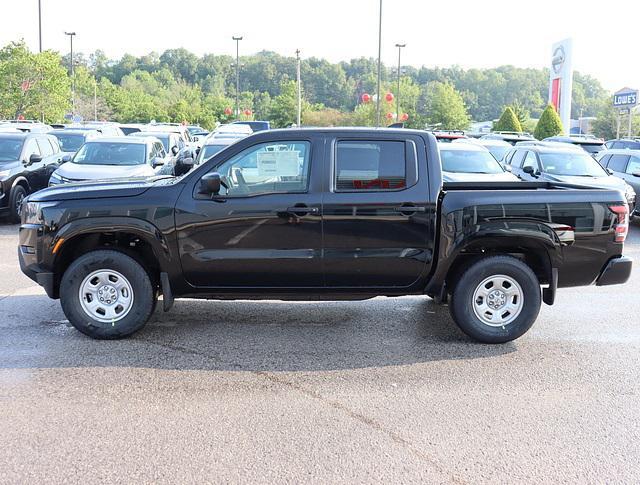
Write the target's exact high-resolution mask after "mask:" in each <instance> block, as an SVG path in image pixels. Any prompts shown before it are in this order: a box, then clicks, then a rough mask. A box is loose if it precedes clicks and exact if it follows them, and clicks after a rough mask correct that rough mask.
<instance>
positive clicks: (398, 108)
mask: <svg viewBox="0 0 640 485" xmlns="http://www.w3.org/2000/svg"><path fill="white" fill-rule="evenodd" d="M406 46H407V44H396V47H397V48H398V92H397V93H396V116H397V118H396V119H398V120H399V119H400V52H401V51H402V48H403V47H406Z"/></svg>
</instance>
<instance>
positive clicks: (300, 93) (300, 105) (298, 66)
mask: <svg viewBox="0 0 640 485" xmlns="http://www.w3.org/2000/svg"><path fill="white" fill-rule="evenodd" d="M296 82H297V84H298V115H297V116H296V120H297V121H296V126H297V127H298V128H300V122H301V120H300V119H301V117H302V85H301V84H300V49H296Z"/></svg>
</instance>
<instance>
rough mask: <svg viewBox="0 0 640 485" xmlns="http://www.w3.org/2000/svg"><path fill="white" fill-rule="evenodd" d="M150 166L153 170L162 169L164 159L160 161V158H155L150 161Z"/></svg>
mask: <svg viewBox="0 0 640 485" xmlns="http://www.w3.org/2000/svg"><path fill="white" fill-rule="evenodd" d="M151 165H152V166H153V168H156V167H162V166H163V165H164V159H162V158H161V157H156V158H154V159H153V160H152V162H151Z"/></svg>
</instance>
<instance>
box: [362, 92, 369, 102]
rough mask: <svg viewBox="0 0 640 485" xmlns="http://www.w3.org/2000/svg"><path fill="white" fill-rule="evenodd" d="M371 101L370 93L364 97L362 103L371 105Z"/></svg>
mask: <svg viewBox="0 0 640 485" xmlns="http://www.w3.org/2000/svg"><path fill="white" fill-rule="evenodd" d="M370 101H371V95H370V94H369V93H364V94H363V95H362V102H363V103H369V102H370Z"/></svg>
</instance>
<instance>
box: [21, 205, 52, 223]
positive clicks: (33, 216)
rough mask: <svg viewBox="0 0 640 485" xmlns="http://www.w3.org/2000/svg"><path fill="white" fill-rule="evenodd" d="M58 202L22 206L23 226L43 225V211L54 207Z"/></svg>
mask: <svg viewBox="0 0 640 485" xmlns="http://www.w3.org/2000/svg"><path fill="white" fill-rule="evenodd" d="M56 204H57V202H29V201H26V202H24V203H23V204H22V223H23V224H42V223H43V222H44V216H43V214H42V210H43V209H47V208H48V207H53V206H55V205H56Z"/></svg>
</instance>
